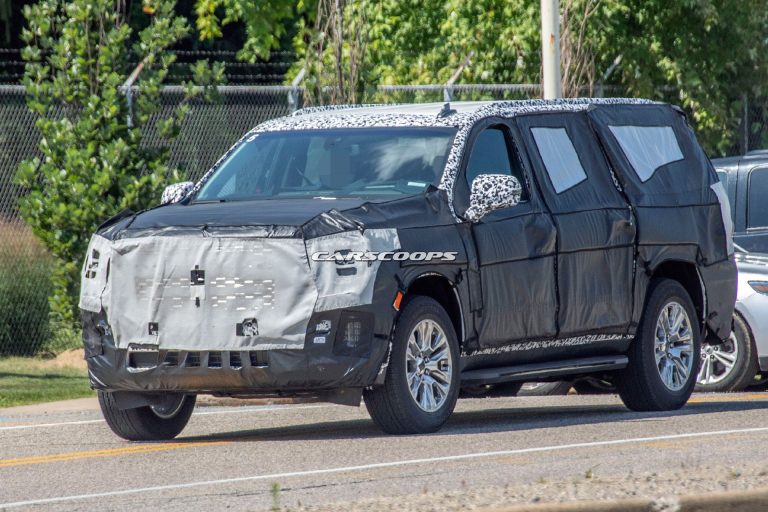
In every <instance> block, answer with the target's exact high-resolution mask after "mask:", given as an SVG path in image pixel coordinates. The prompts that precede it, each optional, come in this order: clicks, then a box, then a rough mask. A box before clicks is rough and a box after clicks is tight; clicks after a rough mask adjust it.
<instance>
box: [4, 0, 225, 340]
mask: <svg viewBox="0 0 768 512" xmlns="http://www.w3.org/2000/svg"><path fill="white" fill-rule="evenodd" d="M144 5H145V7H144V12H145V13H146V14H147V16H148V17H149V18H150V20H149V23H148V24H147V26H146V28H144V29H142V30H141V31H140V32H138V33H134V32H133V31H132V29H131V27H130V26H129V25H128V24H127V23H125V18H124V16H125V13H124V11H123V7H124V2H122V1H120V0H71V1H64V0H41V1H40V2H39V3H37V4H34V5H31V6H27V7H25V10H24V15H25V17H26V19H27V22H28V26H27V27H26V28H25V29H24V31H23V38H24V41H25V43H26V44H27V46H26V47H25V48H24V49H23V54H22V56H23V58H24V60H25V61H26V67H25V76H24V85H25V87H26V90H27V93H28V102H27V104H28V106H29V108H30V109H31V110H32V111H33V112H34V113H35V114H37V115H38V116H39V118H38V121H37V127H38V129H39V130H40V133H41V135H42V137H41V139H40V143H39V149H40V152H41V155H42V156H41V157H40V158H35V159H33V160H28V161H25V162H23V163H22V164H21V166H20V167H19V170H18V172H17V176H16V181H17V183H18V184H20V185H22V186H23V187H26V188H27V189H28V193H27V194H26V195H25V196H24V197H22V198H21V200H20V205H19V206H20V212H21V215H22V216H23V218H24V219H25V220H26V221H27V223H28V224H29V225H30V226H31V227H32V230H33V232H34V234H35V235H36V236H37V237H38V238H39V239H40V240H41V241H42V242H43V243H44V244H45V246H46V247H47V248H48V249H49V250H50V252H51V253H52V254H53V255H54V256H55V258H56V262H55V266H54V272H53V276H52V280H53V287H54V289H53V294H52V296H51V298H50V305H51V313H52V320H53V321H54V322H55V323H57V324H61V325H60V326H59V329H61V328H67V327H71V326H72V325H73V323H74V320H75V319H76V318H77V295H78V290H79V271H80V268H81V266H82V261H83V257H84V256H85V251H86V247H87V244H88V240H89V238H90V235H91V233H93V231H94V230H95V229H96V228H97V226H98V225H99V224H100V223H101V222H103V221H104V220H105V219H106V218H108V217H110V216H112V215H114V214H116V213H117V212H119V211H120V210H122V209H125V208H130V209H133V210H139V209H143V208H146V207H148V206H150V205H152V204H156V203H157V202H158V200H159V196H160V194H161V192H162V190H163V188H164V186H165V185H166V184H167V183H169V182H170V181H172V180H178V179H180V175H179V171H178V170H176V169H171V168H169V166H168V165H167V161H168V150H167V147H166V145H165V143H162V142H161V143H160V144H154V145H151V144H150V143H149V142H148V140H147V138H146V137H145V136H146V134H147V133H148V131H149V123H150V119H152V121H153V125H154V128H153V130H156V132H157V135H159V136H160V138H161V139H164V140H165V141H166V142H167V140H168V139H170V138H172V137H174V136H176V135H177V134H178V132H179V127H180V123H181V122H182V120H183V118H184V116H185V114H186V113H187V112H188V109H189V106H188V102H189V101H190V100H191V99H192V98H193V97H194V96H196V95H198V94H201V93H202V94H204V95H205V96H206V97H210V95H211V94H213V92H214V91H213V87H212V86H213V85H214V84H215V83H217V82H218V81H219V80H220V79H221V76H222V75H223V69H222V68H221V67H220V66H214V67H213V68H212V69H211V68H209V67H208V66H207V65H206V64H205V63H197V64H195V65H193V66H192V68H193V69H192V71H193V75H194V76H195V82H198V83H200V84H203V86H204V87H202V88H197V87H194V86H193V85H192V84H191V83H186V84H184V85H185V91H186V93H185V101H183V102H182V103H181V104H180V105H179V106H178V108H176V110H175V112H174V114H173V115H172V116H170V117H167V118H162V119H158V117H157V113H158V107H159V105H160V91H161V86H162V83H163V81H164V79H165V78H166V76H167V73H168V67H169V66H170V65H171V63H173V62H174V54H173V52H172V51H171V48H172V47H173V46H174V45H175V44H176V43H177V42H178V41H179V40H181V39H182V38H184V37H186V36H187V34H188V32H189V27H188V24H187V22H186V20H185V19H184V18H181V17H179V16H177V15H176V14H175V13H174V5H175V2H174V1H171V0H153V1H152V2H151V3H145V4H144ZM133 59H136V60H137V61H138V62H140V63H141V64H140V65H141V66H142V67H143V70H142V71H141V74H140V76H139V79H138V80H137V82H136V85H135V88H134V89H133V97H134V100H135V101H134V102H133V108H132V111H129V106H128V103H127V101H126V95H125V92H126V91H124V90H122V89H121V85H122V84H123V83H124V82H125V80H126V78H127V76H128V74H129V73H130V71H131V65H130V62H131V61H132V60H133ZM129 114H130V117H131V120H130V122H129V120H128V118H129Z"/></svg>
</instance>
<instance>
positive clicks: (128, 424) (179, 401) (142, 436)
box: [99, 391, 197, 441]
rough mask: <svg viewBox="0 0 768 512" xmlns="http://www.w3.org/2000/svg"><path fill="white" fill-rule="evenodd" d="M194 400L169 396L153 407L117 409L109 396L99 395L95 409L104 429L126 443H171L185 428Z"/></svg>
mask: <svg viewBox="0 0 768 512" xmlns="http://www.w3.org/2000/svg"><path fill="white" fill-rule="evenodd" d="M196 400H197V397H196V396H195V395H169V396H167V397H165V399H164V400H162V401H161V402H158V403H157V404H156V405H146V406H144V407H136V408H133V409H120V408H118V406H117V402H116V401H115V398H114V395H113V394H112V393H108V392H106V391H99V406H101V412H102V413H103V414H104V419H105V420H107V425H109V428H110V429H112V432H114V433H115V434H117V435H118V436H120V437H122V438H123V439H127V440H128V441H160V440H167V439H173V438H174V437H176V436H177V435H179V434H180V433H181V431H182V430H184V427H186V426H187V422H189V417H190V416H192V410H193V409H194V408H195V401H196Z"/></svg>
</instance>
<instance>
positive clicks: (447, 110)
mask: <svg viewBox="0 0 768 512" xmlns="http://www.w3.org/2000/svg"><path fill="white" fill-rule="evenodd" d="M455 113H456V109H455V108H451V104H450V103H446V104H445V105H443V108H441V109H440V112H439V113H438V114H437V117H438V118H443V117H448V116H452V115H453V114H455Z"/></svg>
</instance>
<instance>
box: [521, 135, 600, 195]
mask: <svg viewBox="0 0 768 512" xmlns="http://www.w3.org/2000/svg"><path fill="white" fill-rule="evenodd" d="M531 133H532V134H533V140H534V141H535V142H536V148H537V149H538V150H539V154H540V155H541V160H542V161H543V162H544V167H545V169H546V170H547V175H549V179H550V181H552V186H553V187H554V189H555V192H557V193H558V194H559V193H561V192H565V191H566V190H568V189H569V188H572V187H574V186H576V185H578V184H579V183H581V182H582V181H584V180H585V179H587V174H586V173H585V172H584V167H582V165H581V160H579V156H578V155H577V154H576V148H574V147H573V142H571V138H570V137H569V136H568V132H566V131H565V128H531Z"/></svg>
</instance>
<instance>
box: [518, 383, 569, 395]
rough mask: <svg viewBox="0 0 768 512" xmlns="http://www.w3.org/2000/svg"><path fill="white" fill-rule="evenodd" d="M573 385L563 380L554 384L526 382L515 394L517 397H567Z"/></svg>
mask: <svg viewBox="0 0 768 512" xmlns="http://www.w3.org/2000/svg"><path fill="white" fill-rule="evenodd" d="M572 385H573V383H572V382H570V381H565V380H557V381H555V382H526V383H525V384H523V386H522V387H521V388H520V391H518V392H517V396H557V395H560V396H562V395H567V394H568V392H569V391H570V390H571V387H572Z"/></svg>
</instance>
